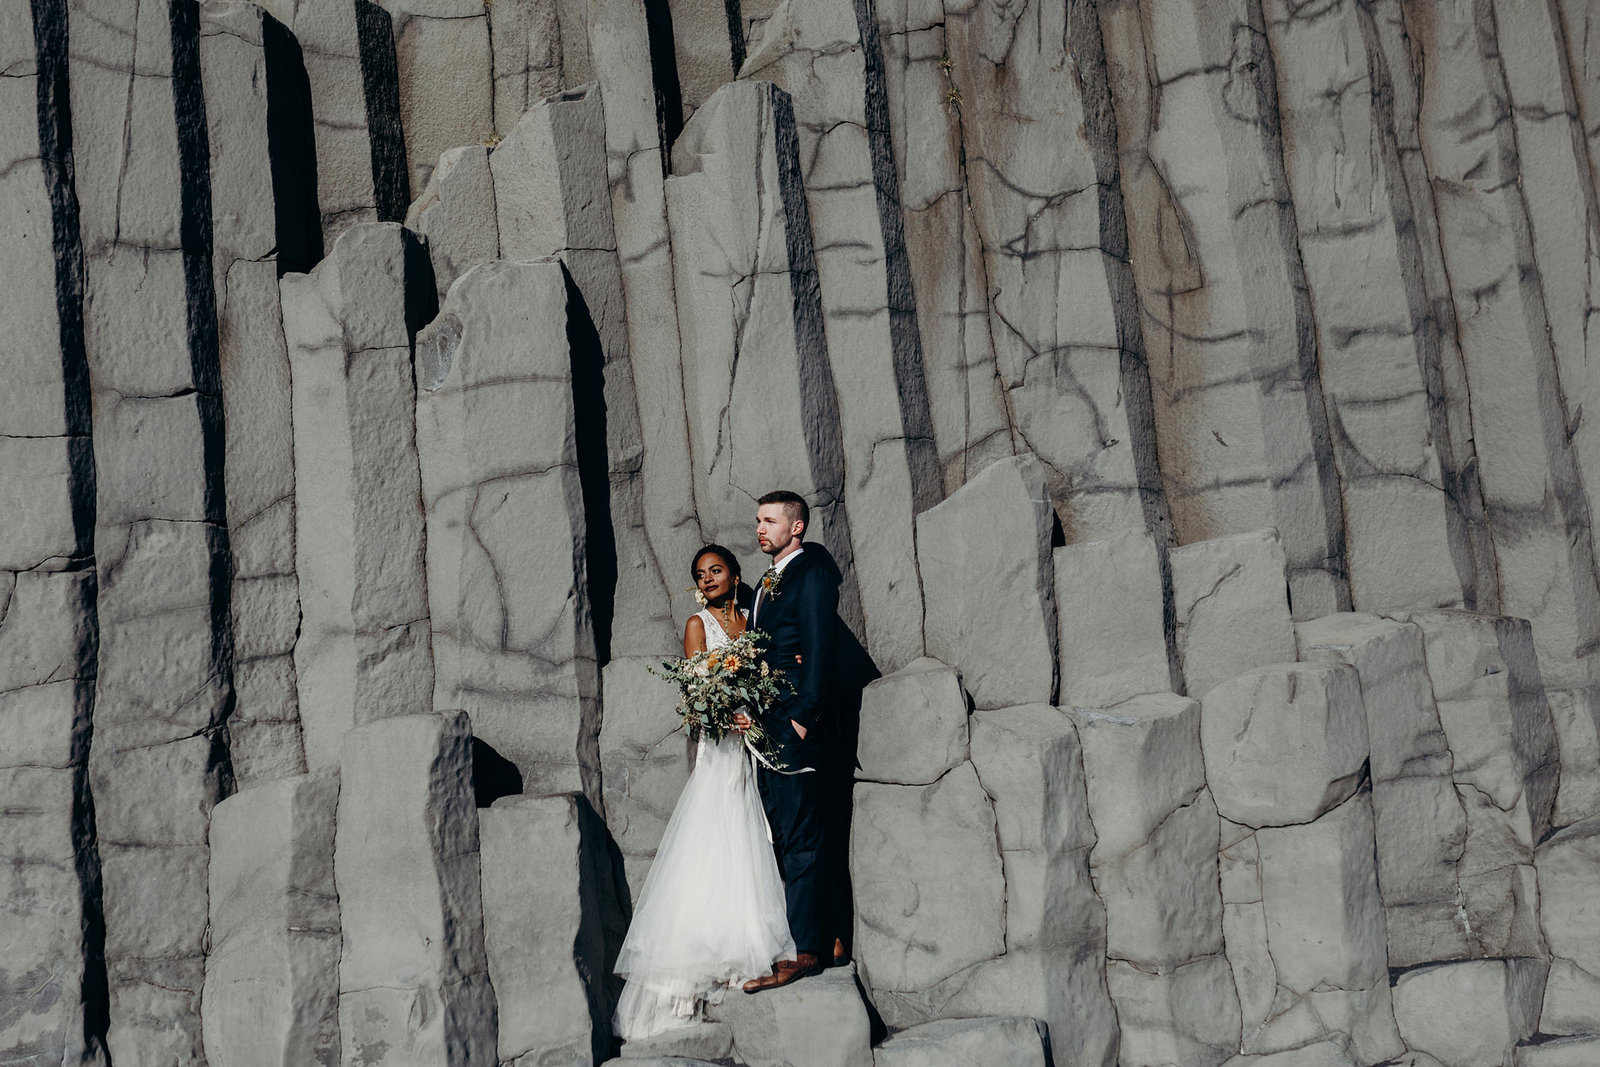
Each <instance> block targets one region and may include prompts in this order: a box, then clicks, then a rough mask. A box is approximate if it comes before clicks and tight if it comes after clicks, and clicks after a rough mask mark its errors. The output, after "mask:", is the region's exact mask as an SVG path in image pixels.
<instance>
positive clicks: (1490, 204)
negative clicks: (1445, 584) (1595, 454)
mask: <svg viewBox="0 0 1600 1067" xmlns="http://www.w3.org/2000/svg"><path fill="white" fill-rule="evenodd" d="M1408 23H1409V25H1408V29H1409V30H1410V31H1411V32H1412V35H1413V37H1412V39H1413V41H1414V42H1415V44H1417V45H1420V46H1421V47H1422V49H1423V50H1424V51H1425V52H1427V53H1428V54H1430V55H1433V56H1434V57H1436V59H1437V62H1434V63H1428V64H1424V65H1422V66H1421V67H1420V69H1419V70H1418V72H1417V75H1416V77H1417V79H1418V81H1419V82H1420V84H1421V107H1420V111H1419V115H1418V123H1417V132H1418V135H1419V139H1420V141H1421V145H1422V148H1423V151H1424V153H1425V154H1426V158H1427V162H1428V169H1429V173H1430V174H1431V175H1432V176H1433V179H1434V186H1435V188H1436V189H1437V188H1438V187H1439V183H1440V182H1441V181H1443V182H1449V183H1450V184H1449V192H1448V193H1445V194H1435V205H1436V208H1437V211H1438V215H1439V235H1440V244H1441V247H1442V251H1443V255H1444V263H1445V266H1446V267H1447V269H1448V272H1449V281H1450V289H1451V295H1452V297H1453V298H1454V301H1455V304H1456V307H1457V309H1458V318H1457V336H1458V338H1459V340H1460V344H1461V354H1462V358H1463V362H1464V364H1465V370H1466V381H1467V386H1468V389H1469V397H1470V406H1471V414H1472V428H1473V435H1474V438H1475V440H1476V444H1477V454H1478V460H1479V481H1480V483H1481V485H1482V489H1483V501H1484V506H1485V510H1486V514H1487V517H1488V520H1489V526H1490V529H1491V531H1493V533H1494V535H1495V538H1496V554H1497V557H1498V561H1499V570H1500V587H1501V589H1500V592H1501V599H1500V604H1499V610H1501V611H1504V612H1506V613H1508V614H1512V615H1517V616H1520V617H1524V618H1527V619H1529V620H1530V621H1531V622H1533V623H1534V624H1535V626H1536V628H1537V629H1536V635H1537V636H1536V641H1535V644H1536V646H1537V648H1538V650H1539V659H1540V661H1541V667H1542V669H1543V670H1544V672H1545V674H1546V677H1547V678H1548V680H1550V681H1551V682H1553V683H1556V684H1565V683H1566V682H1567V681H1568V680H1569V679H1570V680H1572V681H1577V680H1579V679H1581V678H1582V677H1584V676H1585V675H1586V673H1587V671H1586V668H1584V667H1583V666H1582V664H1581V661H1582V660H1583V659H1585V658H1586V657H1587V656H1588V649H1590V648H1591V647H1592V646H1593V642H1594V641H1595V639H1596V636H1597V629H1596V628H1597V627H1600V590H1597V587H1596V579H1595V564H1594V550H1593V544H1592V541H1591V534H1590V530H1589V526H1590V520H1589V518H1588V516H1587V515H1584V514H1582V513H1580V511H1579V510H1578V508H1577V507H1576V504H1577V501H1578V500H1579V499H1580V494H1581V489H1580V488H1579V487H1580V484H1581V482H1580V478H1581V475H1580V471H1579V465H1578V460H1577V456H1576V454H1575V449H1574V445H1573V442H1572V440H1571V438H1570V437H1569V433H1570V428H1569V427H1568V426H1567V424H1566V420H1565V418H1564V416H1563V411H1564V410H1565V409H1564V407H1563V405H1562V404H1561V403H1559V402H1554V403H1552V401H1554V400H1555V397H1556V396H1557V395H1559V391H1560V380H1559V372H1558V368H1557V360H1556V352H1555V349H1554V342H1553V339H1552V333H1551V329H1552V319H1551V317H1550V305H1549V303H1548V302H1547V300H1546V298H1545V295H1544V288H1543V286H1542V285H1540V284H1539V283H1538V281H1537V277H1538V274H1539V272H1538V271H1537V270H1535V271H1531V272H1530V271H1529V270H1528V269H1527V268H1528V267H1529V266H1530V265H1532V264H1534V263H1536V262H1538V260H1537V258H1536V257H1537V256H1538V255H1539V252H1537V251H1536V249H1535V247H1534V232H1533V227H1532V224H1531V219H1530V214H1531V211H1530V204H1529V201H1528V199H1527V198H1526V197H1525V195H1524V194H1523V193H1522V191H1521V188H1520V186H1517V185H1515V184H1513V185H1512V186H1508V185H1507V184H1506V182H1507V180H1508V179H1510V178H1512V177H1513V176H1515V177H1517V178H1519V179H1520V176H1521V174H1522V168H1521V166H1520V157H1519V153H1518V146H1517V144H1516V138H1517V133H1518V130H1517V124H1516V123H1514V122H1502V121H1500V119H1501V117H1502V116H1507V115H1509V114H1510V113H1511V108H1512V106H1513V104H1514V103H1516V102H1517V101H1516V94H1513V93H1511V92H1510V90H1509V87H1508V73H1509V70H1510V66H1511V64H1507V63H1506V62H1505V61H1504V60H1502V59H1500V58H1499V55H1500V52H1499V46H1498V44H1497V34H1496V33H1494V32H1488V33H1484V32H1481V29H1480V26H1479V24H1478V20H1477V19H1476V18H1475V17H1474V16H1473V14H1472V13H1471V12H1468V11H1465V10H1460V9H1451V10H1450V11H1448V12H1441V13H1440V16H1439V17H1437V18H1431V19H1426V20H1408ZM1525 32H1526V31H1525ZM1490 55H1495V57H1496V58H1495V59H1494V60H1492V61H1491V60H1489V58H1488V57H1489V56H1490ZM1469 112H1470V113H1473V114H1475V115H1477V116H1479V120H1478V122H1477V123H1473V124H1462V123H1459V122H1455V121H1453V120H1452V119H1451V118H1450V117H1449V116H1453V115H1462V114H1466V113H1469ZM1525 121H1526V120H1525ZM1530 148H1531V146H1530ZM1568 150H1569V151H1570V149H1568ZM1547 251H1548V250H1547ZM1550 269H1551V270H1559V269H1567V264H1561V263H1552V264H1551V265H1550ZM1470 294H1484V295H1485V296H1486V299H1482V300H1479V299H1477V298H1475V297H1474V296H1472V295H1470ZM1558 325H1559V324H1558ZM1490 396H1493V397H1494V401H1493V403H1489V402H1488V401H1489V397H1490ZM1535 426H1538V427H1540V430H1539V431H1538V432H1531V430H1530V428H1531V427H1535ZM1513 531H1514V532H1513ZM1506 538H1509V539H1510V542H1509V543H1507V544H1505V545H1504V546H1503V547H1502V545H1501V542H1502V541H1503V540H1504V539H1506Z"/></svg>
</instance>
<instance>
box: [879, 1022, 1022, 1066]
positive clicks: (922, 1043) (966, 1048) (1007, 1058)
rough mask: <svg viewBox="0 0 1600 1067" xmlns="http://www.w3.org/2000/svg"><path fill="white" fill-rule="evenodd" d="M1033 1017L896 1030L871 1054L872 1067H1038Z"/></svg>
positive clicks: (932, 1024) (924, 1024)
mask: <svg viewBox="0 0 1600 1067" xmlns="http://www.w3.org/2000/svg"><path fill="white" fill-rule="evenodd" d="M1044 1037H1045V1035H1044V1034H1043V1033H1042V1032H1041V1028H1040V1026H1039V1022H1038V1020H1036V1019H1024V1018H990V1019H940V1020H938V1021H937V1022H931V1023H923V1024H922V1025H921V1026H913V1027H911V1028H909V1029H906V1030H902V1031H900V1032H899V1033H897V1034H895V1035H893V1036H892V1037H890V1038H889V1039H888V1040H887V1041H885V1042H884V1043H883V1044H882V1045H879V1046H878V1048H877V1050H876V1051H875V1052H874V1053H873V1061H872V1062H873V1063H874V1064H875V1065H876V1067H945V1065H948V1067H968V1065H970V1067H980V1065H982V1067H989V1065H991V1064H992V1065H994V1067H1036V1065H1037V1067H1044V1064H1045V1063H1047V1062H1048V1061H1047V1059H1046V1058H1045V1047H1046V1046H1045V1043H1044Z"/></svg>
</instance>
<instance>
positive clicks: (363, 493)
mask: <svg viewBox="0 0 1600 1067" xmlns="http://www.w3.org/2000/svg"><path fill="white" fill-rule="evenodd" d="M414 241H415V238H413V237H410V236H408V235H407V233H406V231H405V230H403V229H402V228H401V227H399V226H396V225H393V224H389V223H380V224H374V225H361V226H357V227H353V228H352V229H350V230H349V231H348V232H347V233H345V234H344V236H342V237H340V238H339V241H338V243H337V244H335V245H334V247H333V251H332V253H331V255H330V256H329V257H328V259H326V260H324V261H323V262H322V263H321V264H320V265H319V266H318V267H317V269H316V271H314V272H313V273H311V274H307V275H286V276H285V277H284V278H283V280H282V282H281V286H282V290H283V301H284V333H285V335H286V336H287V338H288V343H289V363H290V368H291V372H292V377H293V382H294V394H293V396H294V426H295V439H294V449H295V503H296V507H295V523H296V537H295V571H296V574H297V576H298V578H299V583H300V612H301V623H300V637H299V640H297V641H296V642H295V646H294V662H295V668H296V673H297V675H298V686H299V692H300V706H301V707H302V708H303V709H305V710H304V714H303V715H302V723H303V728H304V730H305V744H306V762H307V764H308V765H309V766H310V767H311V768H312V769H313V770H317V769H321V768H325V767H330V766H333V765H334V764H335V763H336V761H338V759H339V758H340V756H339V753H340V748H341V744H342V738H343V736H344V733H345V731H347V730H349V729H351V728H352V727H354V726H357V725H360V724H363V723H367V722H371V721H372V720H374V719H378V718H385V717H387V716H391V715H410V714H417V713H421V712H425V711H428V710H429V709H431V708H432V707H433V684H434V679H433V660H432V656H431V654H430V650H429V641H428V630H429V624H428V592H427V584H426V582H427V578H426V574H425V564H424V556H423V543H424V533H423V516H422V494H421V477H420V474H419V471H418V467H417V451H416V414H415V412H416V384H415V381H414V379H413V376H412V371H411V332H410V330H411V327H410V321H411V320H410V316H409V309H408V306H407V299H408V296H407V294H408V287H415V286H417V285H423V284H426V285H428V288H430V289H431V283H429V282H427V281H426V280H425V279H418V278H417V277H416V272H417V271H418V269H419V267H418V256H417V250H416V248H415V245H414ZM420 269H421V270H422V271H423V273H426V267H425V266H424V267H422V268H420Z"/></svg>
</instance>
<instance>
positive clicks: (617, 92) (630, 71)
mask: <svg viewBox="0 0 1600 1067" xmlns="http://www.w3.org/2000/svg"><path fill="white" fill-rule="evenodd" d="M555 6H556V8H557V10H558V17H559V21H560V24H561V40H560V46H561V54H562V64H563V77H564V78H565V81H566V84H567V85H581V84H582V83H584V82H587V81H591V80H593V81H596V82H598V83H599V84H600V102H601V105H602V107H603V109H604V112H605V125H604V134H605V157H606V181H607V183H608V184H609V186H610V190H609V191H610V196H611V218H612V225H613V228H614V229H615V232H616V249H617V259H618V261H619V262H620V264H621V268H622V300H623V304H624V306H625V308H626V311H627V323H626V324H627V333H628V349H627V351H628V362H629V366H630V367H631V369H632V373H633V384H634V390H635V392H636V394H637V395H638V396H640V397H643V398H645V400H644V407H645V408H646V409H648V417H647V418H641V420H640V423H641V425H640V430H641V435H642V441H643V451H642V453H641V454H640V456H639V457H638V470H639V476H640V478H641V479H642V480H643V483H644V486H645V491H646V493H647V494H648V506H647V507H646V508H645V511H644V522H645V527H646V530H647V531H648V533H649V538H650V544H651V545H652V546H654V548H655V551H656V553H657V556H658V558H659V559H661V560H662V561H663V562H662V567H663V568H664V570H665V572H666V578H667V586H668V589H669V590H670V591H671V592H672V593H673V594H674V597H673V608H672V621H673V630H674V631H675V632H676V631H677V627H678V626H679V625H681V620H682V619H684V618H687V617H688V616H689V615H691V614H693V612H694V610H695V606H694V600H693V598H692V597H691V596H690V595H689V594H688V592H687V590H686V589H685V588H684V585H683V584H682V583H680V582H679V581H678V577H677V576H678V575H679V574H681V573H682V572H681V571H680V570H679V569H678V568H680V567H683V566H686V564H684V563H682V562H679V561H681V560H683V559H686V558H687V557H688V555H689V554H690V553H691V552H693V551H694V550H695V549H696V548H698V547H699V546H700V545H701V544H702V543H703V542H702V541H701V536H702V534H704V533H706V532H708V531H706V530H704V529H702V526H701V524H702V522H703V521H704V519H705V515H706V510H707V505H706V502H705V501H704V500H702V499H700V498H698V496H697V493H696V488H695V483H694V464H693V463H691V462H689V461H688V458H687V457H688V455H689V452H688V449H689V447H690V441H691V438H690V434H689V428H688V422H687V416H686V400H687V399H688V398H687V397H686V395H685V391H684V366H683V364H684V362H685V358H684V357H683V355H682V353H684V352H688V351H689V348H688V346H687V345H684V344H681V342H680V337H679V329H678V326H679V324H678V316H679V314H680V313H681V309H682V303H683V302H682V301H680V300H679V298H678V296H677V294H676V292H675V291H674V286H675V283H676V280H677V275H676V270H677V258H678V250H677V248H676V244H677V241H678V239H679V238H678V235H675V234H672V233H671V232H669V229H668V225H667V195H666V189H665V184H664V183H665V177H666V173H667V170H668V167H667V165H666V160H665V159H664V158H663V154H662V153H663V150H664V148H665V147H670V146H663V145H662V143H661V133H662V128H661V125H660V124H659V121H658V113H657V106H656V99H657V98H656V86H655V81H654V77H653V72H654V69H655V62H654V60H653V58H652V55H651V42H650V32H651V31H650V19H651V18H652V16H651V15H649V14H648V13H647V12H646V10H645V6H646V5H645V0H583V2H581V3H580V2H578V0H556V4H555ZM495 54H496V55H497V56H498V55H499V54H500V50H499V48H498V47H497V48H496V53H495ZM496 100H497V101H498V100H499V95H498V93H497V95H496ZM681 141H682V138H681V137H680V139H679V143H681ZM673 169H676V168H675V167H674V168H673ZM745 529H746V534H747V536H748V529H749V526H748V524H747V526H746V527H745ZM724 543H729V542H724ZM732 543H733V544H736V545H738V544H748V543H749V542H748V540H745V539H741V540H738V541H734V542H732ZM667 651H671V649H670V648H669V649H667Z"/></svg>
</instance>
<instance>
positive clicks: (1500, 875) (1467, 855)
mask: <svg viewBox="0 0 1600 1067" xmlns="http://www.w3.org/2000/svg"><path fill="white" fill-rule="evenodd" d="M1410 620H1411V621H1412V622H1415V623H1416V624H1417V625H1419V626H1420V627H1421V628H1422V632H1423V636H1424V641H1425V645H1424V647H1425V650H1426V655H1427V664H1428V675H1429V677H1430V679H1431V680H1432V682H1433V695H1434V698H1435V700H1436V701H1437V702H1438V708H1439V724H1440V726H1441V727H1442V728H1443V729H1444V734H1445V738H1446V740H1447V741H1448V743H1449V745H1450V752H1451V758H1452V760H1453V764H1454V770H1453V776H1454V778H1455V785H1456V792H1457V794H1458V795H1459V796H1460V798H1461V805H1462V808H1463V810H1464V811H1465V812H1466V817H1467V833H1466V844H1465V846H1464V849H1463V851H1462V854H1461V861H1460V865H1459V867H1458V872H1459V876H1460V880H1461V891H1462V898H1463V899H1462V906H1463V908H1464V909H1465V910H1466V922H1467V924H1468V925H1469V927H1470V928H1471V931H1472V933H1471V940H1472V944H1473V955H1485V956H1539V955H1543V954H1544V951H1545V948H1544V942H1543V938H1542V937H1541V936H1540V933H1539V926H1538V889H1537V886H1536V884H1535V878H1534V873H1533V868H1532V866H1531V864H1532V863H1533V848H1534V844H1535V843H1536V842H1537V841H1539V840H1540V839H1541V838H1542V837H1544V836H1545V834H1546V833H1547V832H1548V830H1549V829H1550V825H1551V823H1550V814H1551V810H1552V808H1553V805H1554V802H1555V795H1556V789H1557V782H1558V779H1559V774H1560V768H1559V763H1558V759H1557V752H1558V749H1557V743H1556V736H1555V728H1554V724H1553V722H1552V720H1551V717H1550V706H1549V703H1548V701H1547V700H1546V698H1545V695H1544V689H1543V686H1542V685H1541V682H1540V672H1541V667H1542V663H1541V662H1540V660H1539V658H1538V657H1537V656H1536V655H1535V653H1534V641H1533V639H1532V636H1531V635H1530V633H1529V626H1528V623H1527V622H1525V621H1523V620H1521V619H1502V618H1493V617H1489V616H1484V615H1470V614H1467V613H1465V612H1439V613H1429V614H1418V615H1412V616H1410Z"/></svg>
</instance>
